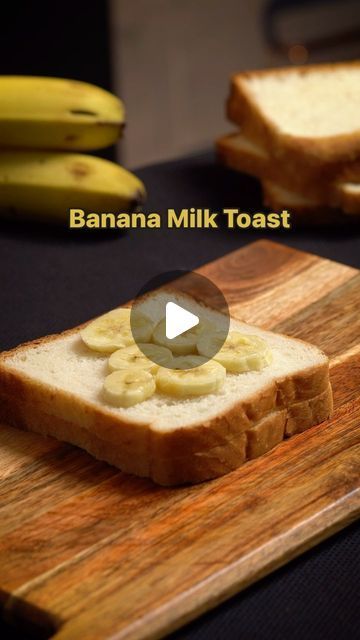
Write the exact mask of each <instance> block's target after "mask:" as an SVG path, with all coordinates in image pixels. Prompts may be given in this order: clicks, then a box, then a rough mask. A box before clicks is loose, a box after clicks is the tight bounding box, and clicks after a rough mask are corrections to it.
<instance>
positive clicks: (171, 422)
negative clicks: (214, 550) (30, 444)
mask: <svg viewBox="0 0 360 640" xmlns="http://www.w3.org/2000/svg"><path fill="white" fill-rule="evenodd" d="M166 299H168V293H167V292H164V291H158V292H155V293H154V294H151V305H149V306H148V308H146V307H144V308H143V309H142V311H141V314H140V316H138V317H137V320H136V331H137V342H136V343H135V342H134V335H135V332H134V326H133V323H132V320H131V311H130V309H129V308H123V307H121V308H118V309H114V310H112V311H111V312H109V313H107V314H105V315H103V316H100V317H99V318H96V319H95V320H92V321H90V322H89V323H87V324H85V325H82V326H80V327H76V328H73V329H70V330H68V331H65V332H64V333H61V334H59V335H51V336H46V337H44V338H41V339H38V340H34V341H33V342H30V343H27V344H24V345H20V346H19V347H17V348H15V349H13V350H11V351H8V352H4V353H2V354H1V356H0V420H1V421H2V422H3V423H7V424H9V425H12V426H14V427H18V428H21V429H27V430H30V431H34V432H36V433H40V434H42V435H44V436H52V437H55V438H57V439H59V440H62V441H65V442H69V443H71V444H73V445H76V446H78V447H81V448H82V449H84V450H86V451H87V452H88V453H90V454H91V455H93V456H95V457H96V458H98V459H100V460H104V461H106V462H108V463H109V464H112V465H115V466H116V467H118V468H119V469H121V470H122V471H124V472H126V473H131V474H135V475H138V476H142V477H148V478H151V479H152V480H153V481H155V482H156V483H158V484H161V485H168V486H169V485H178V484H184V483H197V482H202V481H204V480H209V479H212V478H216V477H218V476H221V475H223V474H225V473H228V472H230V471H233V470H235V469H236V468H237V467H239V466H240V465H241V464H243V463H244V462H245V461H247V460H251V459H253V458H256V457H258V456H261V455H263V454H265V453H267V452H268V451H269V450H270V449H272V448H273V447H275V446H276V445H278V444H279V443H281V442H282V441H283V439H284V438H287V437H290V436H293V435H294V434H298V433H300V432H302V431H304V430H306V429H308V428H309V427H312V426H313V425H316V424H319V423H321V422H323V421H324V420H326V419H327V418H328V417H329V416H330V414H331V411H332V390H331V386H330V382H329V362H328V358H327V357H326V355H325V354H324V353H322V351H320V350H319V349H318V348H317V347H316V346H313V345H310V344H308V343H306V342H303V341H301V340H297V339H294V338H290V337H287V336H284V335H280V334H276V333H273V332H270V331H265V330H263V329H260V328H259V327H257V326H252V325H249V324H247V323H244V322H241V321H240V320H238V319H235V318H231V319H230V328H229V332H228V334H227V336H226V337H225V338H224V337H219V331H218V327H219V322H220V323H221V313H220V312H219V311H215V310H213V309H210V308H209V309H207V310H206V321H205V323H203V322H202V323H200V325H198V326H196V327H193V328H192V329H190V330H189V331H186V332H185V333H184V334H182V335H180V336H179V337H178V338H175V339H174V340H169V339H168V338H167V337H166V335H164V326H163V325H164V320H163V319H162V317H161V313H162V309H163V308H164V304H165V301H166ZM174 299H175V301H176V302H177V303H179V304H183V298H181V296H180V294H178V293H177V294H175V295H174ZM186 304H187V307H188V308H190V310H191V311H192V312H194V313H198V312H199V311H200V310H201V311H202V312H203V310H204V308H203V305H201V303H200V302H198V301H196V300H194V299H192V300H191V301H190V302H189V300H187V301H186Z"/></svg>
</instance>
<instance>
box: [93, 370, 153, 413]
mask: <svg viewBox="0 0 360 640" xmlns="http://www.w3.org/2000/svg"><path fill="white" fill-rule="evenodd" d="M154 391H155V380H154V377H153V376H152V375H151V373H150V372H149V371H143V370H142V369H137V368H133V369H127V370H121V371H113V373H110V375H108V376H107V377H106V378H105V381H104V386H103V393H104V397H105V399H106V400H107V401H108V402H110V403H111V404H113V405H115V406H116V407H131V406H132V405H134V404H137V403H138V402H142V401H143V400H146V399H147V398H150V396H152V394H153V393H154Z"/></svg>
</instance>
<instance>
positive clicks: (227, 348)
mask: <svg viewBox="0 0 360 640" xmlns="http://www.w3.org/2000/svg"><path fill="white" fill-rule="evenodd" d="M222 341H223V337H222V336H221V335H218V334H216V333H215V334H211V333H210V334H203V335H201V336H200V338H199V340H198V342H197V350H198V352H199V353H200V354H201V355H202V356H207V355H209V354H211V353H214V351H216V344H219V346H220V345H221V344H222ZM214 360H216V361H217V362H220V364H222V365H223V366H224V367H225V369H226V370H227V371H229V372H230V373H243V372H245V371H260V370H261V369H263V368H264V367H266V366H267V365H268V364H270V363H271V361H272V354H271V351H270V349H269V348H268V346H267V344H266V342H265V341H264V340H262V339H261V338H259V337H258V336H254V335H244V334H242V333H239V332H238V331H231V332H230V333H229V335H228V337H227V339H226V340H225V343H224V344H223V346H222V347H221V348H220V349H219V351H218V352H217V353H216V355H215V356H214Z"/></svg>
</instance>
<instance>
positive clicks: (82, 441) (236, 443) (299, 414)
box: [0, 385, 332, 486]
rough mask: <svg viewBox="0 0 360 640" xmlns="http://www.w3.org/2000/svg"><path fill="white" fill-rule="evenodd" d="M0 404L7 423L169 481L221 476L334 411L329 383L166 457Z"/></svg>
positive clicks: (36, 412)
mask: <svg viewBox="0 0 360 640" xmlns="http://www.w3.org/2000/svg"><path fill="white" fill-rule="evenodd" d="M0 404H1V419H2V420H4V421H5V422H6V423H8V424H10V425H11V426H15V427H17V428H22V429H25V430H31V431H35V432H36V433H39V434H41V435H43V436H52V437H55V438H57V439H58V440H61V441H65V442H69V443H71V444H74V445H76V446H78V447H80V448H82V449H85V451H87V452H88V453H90V454H91V455H93V456H94V457H95V458H97V459H99V460H103V461H105V462H108V463H109V464H112V465H114V466H116V467H118V468H120V469H121V470H122V471H124V472H125V473H132V474H135V475H138V476H143V477H150V478H152V479H153V480H154V481H155V482H157V483H158V484H161V485H164V486H172V485H179V484H186V483H196V482H203V481H205V480H210V479H212V478H216V477H219V476H222V475H224V474H226V473H228V472H230V471H233V470H235V469H237V468H238V467H239V466H240V465H241V464H243V463H244V462H245V461H246V460H252V459H254V458H257V457H259V456H261V455H264V454H265V453H267V452H268V451H270V450H271V449H272V448H274V447H275V446H276V445H277V444H279V443H280V442H281V441H282V440H283V439H284V437H285V436H287V437H288V436H290V435H294V434H295V433H300V432H302V431H304V430H305V429H308V428H309V427H310V426H313V425H315V424H319V423H320V422H323V420H325V419H327V418H328V417H329V416H330V415H331V412H332V391H331V387H330V385H329V386H328V388H327V389H326V390H325V391H324V392H323V393H321V394H319V395H317V396H316V397H314V398H311V399H308V400H304V401H302V402H297V403H293V404H292V405H290V406H289V407H288V408H287V409H282V410H278V411H273V412H270V413H269V415H267V416H265V417H264V418H262V419H261V420H259V421H258V422H257V423H255V424H254V425H252V426H251V427H249V428H248V429H247V430H245V431H244V432H242V433H238V434H237V435H236V436H235V437H233V436H232V435H231V434H228V435H227V436H224V438H223V439H222V441H221V442H220V441H218V443H217V444H216V445H215V446H209V445H208V446H206V447H205V448H202V449H199V450H197V451H191V452H186V453H184V454H183V455H181V456H179V455H177V454H178V451H177V449H174V450H172V451H169V452H168V456H167V457H161V456H160V455H155V452H154V451H150V450H148V451H146V452H145V451H143V452H139V451H136V452H135V451H131V450H129V448H128V447H125V446H119V447H114V445H113V443H112V442H109V441H107V440H103V439H102V438H99V437H98V436H97V435H96V434H95V433H92V432H90V431H89V430H88V429H84V428H83V427H80V426H78V425H75V424H74V423H72V422H69V421H66V420H63V419H62V418H59V417H56V416H51V415H49V414H47V413H45V412H44V411H42V410H41V408H39V407H36V408H33V409H32V412H31V415H29V412H28V407H27V406H26V405H23V403H22V402H21V401H19V402H17V403H16V404H14V401H13V399H6V398H4V397H2V398H1V399H0ZM157 453H158V452H157ZM149 454H152V455H150V456H149Z"/></svg>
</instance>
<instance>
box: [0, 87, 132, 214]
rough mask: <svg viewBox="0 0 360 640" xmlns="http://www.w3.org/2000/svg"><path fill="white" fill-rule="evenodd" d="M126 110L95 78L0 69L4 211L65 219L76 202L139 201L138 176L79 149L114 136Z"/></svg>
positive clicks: (113, 206)
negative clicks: (13, 72)
mask: <svg viewBox="0 0 360 640" xmlns="http://www.w3.org/2000/svg"><path fill="white" fill-rule="evenodd" d="M124 118H125V113H124V107H123V104H122V102H121V101H120V100H119V99H118V98H117V97H116V96H114V95H112V94H111V93H109V92H107V91H104V90H103V89H100V88H99V87H95V86H93V85H91V84H87V83H85V82H78V81H74V80H65V79H61V78H37V77H25V76H24V77H22V76H0V149H1V150H0V211H1V212H2V213H4V214H5V215H10V216H17V215H19V216H20V215H29V216H35V217H40V218H41V219H45V220H57V221H61V220H66V219H67V216H68V211H69V208H72V207H76V208H78V207H80V208H82V209H84V210H88V211H101V212H117V211H127V210H131V209H133V208H134V207H136V206H137V204H138V203H140V202H142V201H143V200H144V198H145V188H144V185H143V184H142V182H141V181H140V180H139V179H138V178H136V177H135V176H134V175H133V174H131V173H130V172H129V171H126V170H125V169H123V168H122V167H120V166H119V165H117V164H115V163H112V162H109V161H106V160H103V159H101V158H97V157H94V156H88V155H85V154H82V153H79V152H80V151H89V150H96V149H101V148H104V147H107V146H109V145H112V144H114V143H115V142H116V140H117V139H118V138H119V136H120V135H121V132H122V130H123V127H124V121H125V120H124Z"/></svg>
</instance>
